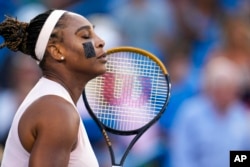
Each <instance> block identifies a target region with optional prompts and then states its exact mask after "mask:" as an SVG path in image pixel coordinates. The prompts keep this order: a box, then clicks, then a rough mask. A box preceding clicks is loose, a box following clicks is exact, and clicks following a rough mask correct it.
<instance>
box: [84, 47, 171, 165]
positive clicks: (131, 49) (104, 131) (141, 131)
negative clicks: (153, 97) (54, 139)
mask: <svg viewBox="0 0 250 167" xmlns="http://www.w3.org/2000/svg"><path fill="white" fill-rule="evenodd" d="M122 51H126V52H135V53H138V54H143V55H144V56H146V57H148V58H150V59H152V60H153V61H154V62H156V63H157V64H158V65H159V66H160V68H161V70H162V72H163V74H164V75H165V79H166V82H167V84H168V91H167V96H166V97H167V98H166V100H165V103H164V105H163V107H162V109H161V111H160V112H159V113H158V114H157V116H155V117H154V119H152V120H151V121H150V122H149V123H147V124H146V125H144V126H142V127H141V128H138V129H136V130H132V131H120V130H115V129H112V128H110V127H108V126H105V125H104V124H103V123H101V121H99V120H98V118H97V116H96V115H95V113H94V112H93V110H92V109H91V107H90V105H89V103H88V100H87V97H86V93H85V90H84V91H83V93H82V97H83V101H84V104H85V107H86V109H87V110H88V112H89V114H90V116H91V117H92V118H93V120H94V121H95V122H96V124H97V126H98V127H99V128H100V130H101V133H102V135H103V137H104V139H105V142H106V144H107V146H108V150H109V153H110V158H111V163H112V167H122V166H123V164H124V161H125V159H126V157H127V155H128V153H129V151H130V150H131V149H132V147H133V146H134V144H135V143H136V142H137V141H138V139H139V138H140V137H141V136H142V135H143V134H144V132H145V131H147V130H148V129H149V128H150V127H151V126H152V125H153V124H154V123H155V122H156V121H157V120H159V118H160V117H161V116H162V114H163V113H164V111H165V109H166V107H167V105H168V103H169V99H170V91H171V81H170V77H169V74H168V72H167V69H166V68H165V66H164V65H163V63H162V62H161V61H160V60H159V59H158V58H157V57H156V56H154V55H153V54H151V53H150V52H148V51H145V50H143V49H140V48H135V47H128V46H124V47H117V48H112V49H109V50H107V56H108V55H109V54H112V53H115V52H122ZM107 132H109V133H112V134H117V135H126V136H129V135H135V137H134V138H133V139H132V140H131V141H130V143H129V145H128V147H127V148H126V150H125V152H124V153H123V155H122V158H121V160H120V162H119V163H116V159H115V155H114V150H113V148H112V143H111V140H110V138H109V136H108V134H107Z"/></svg>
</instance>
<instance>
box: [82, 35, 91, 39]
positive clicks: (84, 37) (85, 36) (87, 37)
mask: <svg viewBox="0 0 250 167" xmlns="http://www.w3.org/2000/svg"><path fill="white" fill-rule="evenodd" d="M82 38H83V39H89V38H90V36H89V35H84V36H82Z"/></svg>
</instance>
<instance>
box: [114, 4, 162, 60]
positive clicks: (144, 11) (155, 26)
mask: <svg viewBox="0 0 250 167" xmlns="http://www.w3.org/2000/svg"><path fill="white" fill-rule="evenodd" d="M164 10H165V8H164V6H159V5H158V4H157V3H155V2H154V3H153V2H149V1H148V0H128V3H127V4H125V5H123V6H121V7H119V8H116V9H114V11H113V12H112V13H113V15H114V17H115V19H116V22H117V24H118V25H119V29H120V31H121V34H122V39H123V41H122V44H123V45H129V46H134V47H139V48H142V49H145V50H148V51H150V52H153V53H154V54H156V55H157V56H158V57H159V58H161V59H162V57H161V55H160V54H159V48H158V46H157V45H156V34H157V32H158V31H159V30H160V29H162V27H163V25H164V24H165V22H164V20H166V19H165V15H164V14H163V12H161V11H164Z"/></svg>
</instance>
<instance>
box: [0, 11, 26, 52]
mask: <svg viewBox="0 0 250 167" xmlns="http://www.w3.org/2000/svg"><path fill="white" fill-rule="evenodd" d="M27 27H28V23H24V22H19V21H17V19H15V18H12V17H8V16H6V19H5V20H4V22H2V23H1V24H0V35H1V36H3V37H4V39H5V42H4V43H3V44H1V45H0V48H3V47H8V48H9V49H11V50H13V51H19V50H20V51H22V52H24V53H25V52H26V49H27V48H26V45H25V44H26V42H27V36H28V33H27V32H26V28H27Z"/></svg>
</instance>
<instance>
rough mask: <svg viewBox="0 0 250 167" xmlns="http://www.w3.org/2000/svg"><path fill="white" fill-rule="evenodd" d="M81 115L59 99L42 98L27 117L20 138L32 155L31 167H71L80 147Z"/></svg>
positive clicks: (20, 124) (20, 126)
mask: <svg viewBox="0 0 250 167" xmlns="http://www.w3.org/2000/svg"><path fill="white" fill-rule="evenodd" d="M78 128H79V115H78V113H77V111H76V110H75V108H74V107H73V106H72V105H71V104H70V103H68V102H67V101H65V100H64V99H62V98H60V97H57V96H46V97H42V98H41V99H39V100H38V101H36V102H34V103H33V104H32V105H31V106H30V107H29V108H28V109H27V110H26V112H25V113H24V115H23V116H22V118H21V120H20V123H19V129H18V132H19V137H20V140H21V143H22V145H23V146H24V148H25V149H26V150H27V151H28V152H30V161H29V167H67V166H68V163H69V157H70V153H71V151H72V150H73V149H74V147H75V145H76V143H77V135H78Z"/></svg>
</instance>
